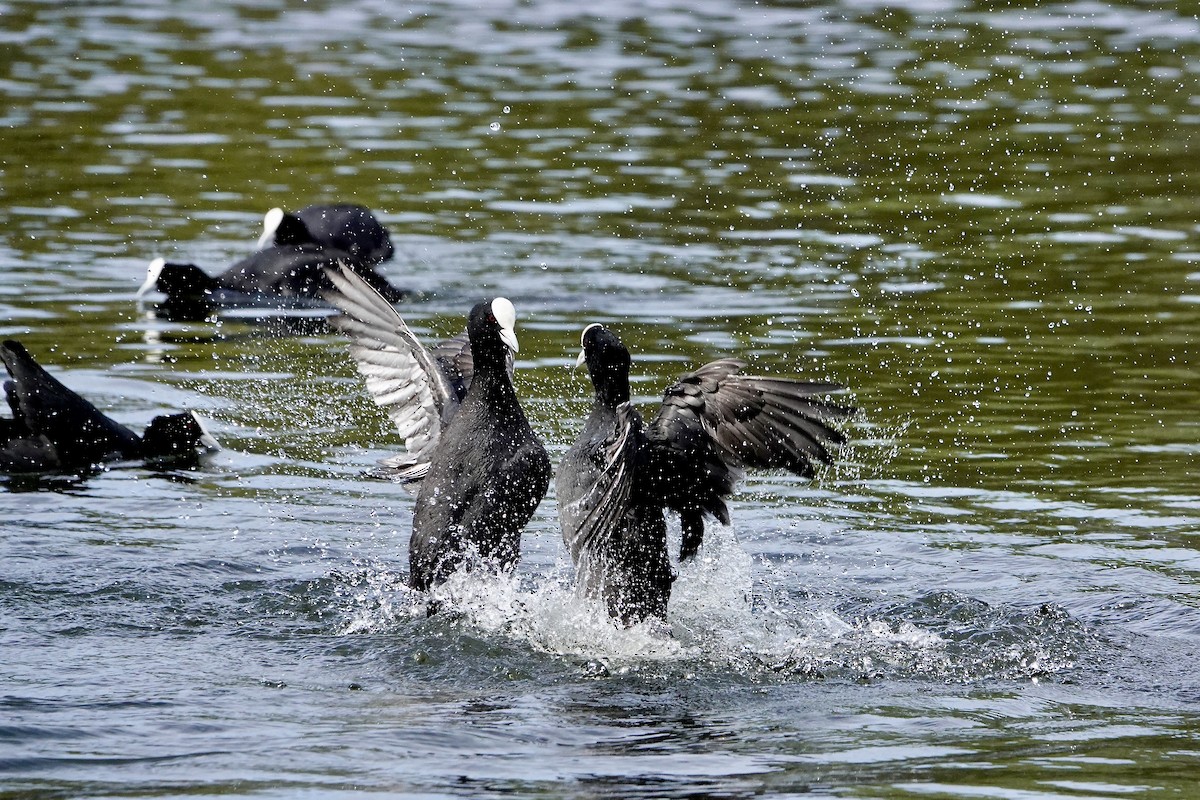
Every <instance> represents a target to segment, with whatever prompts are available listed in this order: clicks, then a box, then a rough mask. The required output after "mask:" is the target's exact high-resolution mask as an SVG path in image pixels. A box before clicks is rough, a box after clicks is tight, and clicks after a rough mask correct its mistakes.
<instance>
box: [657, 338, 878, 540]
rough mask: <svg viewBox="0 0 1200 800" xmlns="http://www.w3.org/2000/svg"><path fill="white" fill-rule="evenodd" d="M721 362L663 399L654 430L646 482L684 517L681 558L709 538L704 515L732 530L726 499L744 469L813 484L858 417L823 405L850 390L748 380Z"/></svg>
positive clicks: (734, 365)
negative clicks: (782, 472)
mask: <svg viewBox="0 0 1200 800" xmlns="http://www.w3.org/2000/svg"><path fill="white" fill-rule="evenodd" d="M743 366H744V364H743V363H742V362H741V361H736V360H733V359H721V360H719V361H713V362H711V363H709V364H705V365H704V366H703V367H701V368H700V369H698V370H696V371H695V372H692V373H689V374H687V375H684V376H683V377H682V378H680V379H679V381H678V382H676V383H675V384H674V385H673V386H671V387H670V388H669V389H667V391H666V394H665V395H664V396H663V403H662V408H661V409H660V410H659V413H658V415H657V416H656V417H655V418H654V421H653V422H652V423H651V424H650V426H649V428H648V430H647V436H648V438H649V440H650V445H651V447H650V459H651V460H652V463H653V466H652V468H651V469H649V470H647V478H646V480H647V481H650V482H653V484H654V486H653V490H654V491H655V492H656V493H657V494H659V495H661V496H663V497H665V498H666V501H667V503H666V504H667V505H668V506H669V507H670V508H672V509H674V510H675V511H677V512H678V513H679V514H680V518H681V523H682V525H683V541H682V545H681V548H680V553H681V557H683V558H687V557H690V556H691V555H693V554H694V553H695V552H696V550H697V548H699V546H700V542H701V540H702V538H703V536H704V522H703V515H704V514H705V513H708V514H712V515H713V516H715V517H716V518H717V519H719V520H720V521H721V522H723V523H725V524H729V510H728V508H727V507H726V505H725V499H726V498H727V497H729V496H730V495H731V494H732V493H733V490H734V487H735V486H736V484H737V482H738V480H740V479H741V476H742V471H743V470H745V469H754V468H757V469H786V470H788V471H790V472H793V473H795V474H797V475H802V476H805V477H811V476H812V475H813V474H814V473H815V471H816V469H817V467H818V466H819V465H822V464H829V463H831V462H832V461H833V452H834V451H835V450H836V448H837V447H838V446H839V445H841V444H843V443H844V442H845V441H846V436H845V434H844V433H842V432H841V431H840V430H839V429H838V428H837V427H836V426H837V425H839V424H841V423H843V422H845V421H846V420H848V419H849V418H850V417H852V416H853V415H854V413H855V411H854V409H853V408H848V407H844V406H839V405H836V404H834V403H831V402H829V401H827V400H824V399H823V396H824V395H827V394H829V393H831V392H837V391H842V390H843V389H844V387H842V386H840V385H838V384H834V383H812V382H806V381H798V380H792V379H789V378H774V377H766V376H755V375H741V374H739V370H741V368H742V367H743Z"/></svg>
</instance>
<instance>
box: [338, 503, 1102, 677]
mask: <svg viewBox="0 0 1200 800" xmlns="http://www.w3.org/2000/svg"><path fill="white" fill-rule="evenodd" d="M761 572H762V570H760V569H758V565H757V564H756V562H755V560H754V559H753V558H751V556H750V555H749V554H748V553H747V552H746V551H745V549H744V548H743V547H742V546H741V545H739V543H738V542H737V539H736V536H735V535H734V531H733V530H732V529H731V528H726V527H723V526H719V525H714V526H711V527H710V530H709V532H708V536H707V539H706V542H705V545H704V549H703V550H702V552H701V555H700V557H699V558H697V559H696V560H695V561H694V562H692V563H689V564H685V565H683V566H682V567H681V568H680V571H679V577H678V579H677V581H676V583H675V589H674V592H673V595H672V600H671V609H670V613H669V616H668V619H667V620H666V621H665V622H662V621H648V622H645V623H642V624H639V625H634V626H632V627H629V628H623V627H620V626H619V625H617V624H615V623H614V622H613V621H612V620H611V619H610V618H609V617H608V616H607V614H606V613H605V612H604V610H603V608H602V607H601V605H599V604H597V603H595V602H593V601H591V600H590V599H588V598H586V597H583V596H581V595H580V594H579V593H578V592H576V590H575V588H574V586H573V583H572V580H571V576H570V571H569V569H567V568H558V569H553V570H551V571H550V572H548V573H546V574H541V575H529V574H522V573H518V574H515V575H494V574H491V573H487V572H480V571H476V572H461V573H458V574H455V575H453V576H451V578H450V579H449V580H448V581H447V582H446V583H445V584H444V585H442V586H440V587H438V588H437V589H436V590H435V591H434V592H433V594H432V599H433V600H435V601H436V602H437V603H438V604H439V605H440V607H441V611H440V613H439V614H438V615H437V616H436V617H435V618H434V619H435V622H434V623H433V624H435V625H436V624H438V623H437V622H436V620H440V619H445V620H447V621H450V622H449V624H453V625H456V626H460V627H464V628H466V629H468V630H474V631H475V632H476V633H477V635H480V636H483V637H485V638H498V639H502V640H506V641H507V642H509V643H510V644H517V645H519V646H524V647H527V648H529V649H530V650H531V651H534V652H540V653H543V654H549V655H553V656H557V657H565V658H567V659H569V660H580V661H583V662H586V663H590V664H596V665H599V666H601V667H602V668H603V669H605V670H607V671H614V670H624V669H631V668H632V669H636V668H638V667H640V666H649V665H652V664H655V663H664V662H667V663H679V664H684V665H688V664H692V663H696V664H706V665H708V666H709V667H712V668H718V669H725V670H729V671H731V672H733V673H736V674H742V675H747V676H755V675H765V674H775V675H781V676H794V677H800V678H806V679H810V678H837V679H851V680H876V679H881V678H907V679H911V678H917V679H935V680H938V681H939V682H942V681H953V682H971V681H975V680H979V679H983V678H989V677H990V678H994V677H1002V678H1005V679H1017V680H1038V679H1041V678H1044V677H1053V676H1055V675H1059V674H1062V673H1065V672H1068V671H1069V670H1072V669H1074V668H1075V667H1076V666H1078V664H1079V663H1080V661H1081V659H1082V658H1083V656H1084V654H1085V653H1086V652H1087V650H1088V648H1089V646H1090V644H1091V639H1090V635H1089V633H1088V631H1087V630H1086V629H1085V627H1084V626H1083V625H1082V624H1081V623H1079V622H1078V621H1076V620H1074V619H1072V618H1071V617H1070V616H1069V615H1068V614H1066V613H1065V612H1064V611H1063V610H1062V609H1060V608H1057V607H1053V606H1040V607H1037V608H1032V609H1030V608H1015V607H1013V608H1007V607H999V608H997V607H992V606H990V605H988V604H987V603H984V602H983V601H980V600H976V599H972V598H969V597H965V596H963V595H960V594H957V593H954V592H946V591H933V592H930V593H928V594H925V595H921V596H918V597H915V598H909V599H898V600H893V601H889V602H888V603H886V604H879V603H862V604H857V605H847V604H846V603H845V602H844V601H842V602H841V603H840V605H838V606H837V607H834V605H833V604H834V603H835V602H836V601H834V600H833V599H832V598H831V596H828V595H822V596H820V597H805V598H802V599H800V600H794V599H788V597H789V596H788V595H787V593H783V595H784V596H782V597H778V598H777V597H775V596H774V593H773V591H772V589H771V587H770V586H764V585H763V580H764V579H763V577H762V575H761V574H760V573H761ZM776 577H777V576H774V575H772V574H770V573H768V575H767V578H766V580H768V581H769V580H772V579H774V578H776ZM333 600H334V602H335V604H337V605H340V606H341V615H342V620H343V621H342V623H341V624H340V627H339V630H338V632H339V633H340V634H342V635H351V636H352V635H357V634H363V633H379V632H387V631H393V630H396V629H397V628H402V627H405V626H409V625H412V624H414V623H415V622H418V621H421V620H423V619H424V618H425V616H426V614H427V610H428V604H429V601H430V598H429V597H426V596H424V595H421V594H420V593H417V592H414V591H413V590H411V589H410V588H408V586H407V585H406V584H405V581H404V579H403V577H402V576H401V575H400V574H398V573H396V572H394V571H390V570H388V569H386V568H375V567H370V566H368V567H367V568H366V569H365V570H363V571H362V572H359V573H357V574H356V575H355V576H354V577H353V578H350V579H348V580H343V581H342V582H340V583H339V585H338V587H337V588H336V590H335V598H333Z"/></svg>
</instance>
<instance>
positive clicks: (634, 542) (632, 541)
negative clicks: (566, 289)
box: [555, 325, 854, 624]
mask: <svg viewBox="0 0 1200 800" xmlns="http://www.w3.org/2000/svg"><path fill="white" fill-rule="evenodd" d="M581 343H582V345H583V352H582V353H580V362H581V363H583V362H586V364H587V368H588V372H589V374H590V376H591V379H592V384H593V386H594V387H595V390H596V398H595V402H594V404H593V405H592V409H591V412H590V413H589V415H588V418H587V420H586V422H585V424H584V428H583V431H582V432H581V433H580V435H579V438H578V439H577V440H576V442H575V444H574V445H573V446H572V447H571V448H570V449H569V450H568V451H567V453H566V455H565V456H564V457H563V460H562V462H561V463H560V464H559V467H558V472H557V475H556V478H555V486H556V492H557V497H558V507H559V516H560V521H561V523H562V529H563V538H564V540H565V541H566V543H567V546H568V548H569V549H570V551H571V557H572V559H573V560H574V562H575V566H576V571H577V579H578V581H579V585H580V587H581V590H582V591H584V592H586V593H588V594H590V595H592V596H596V597H602V598H603V600H604V602H605V605H606V607H607V609H608V612H609V614H610V615H612V616H613V617H615V618H617V619H619V620H621V621H622V622H624V623H626V624H632V623H636V622H639V621H641V620H643V619H646V618H647V617H659V618H662V617H665V616H666V612H667V603H668V600H669V599H670V596H671V584H672V582H673V581H674V568H673V566H672V564H671V559H670V555H669V554H668V552H667V525H666V514H665V512H666V511H671V512H673V513H676V514H679V516H680V521H681V523H682V526H683V538H682V543H681V547H680V558H681V559H685V560H686V559H688V558H691V557H693V556H694V555H695V554H696V552H697V551H698V549H699V548H700V545H701V543H702V542H703V537H704V518H705V516H706V515H710V516H713V517H715V518H716V519H718V520H719V521H721V522H722V523H724V524H726V525H728V524H729V508H728V506H726V504H725V500H726V499H727V498H728V497H730V496H731V495H732V494H733V491H734V488H735V486H736V484H737V481H738V480H739V479H740V478H741V475H742V470H744V469H746V468H764V469H771V468H780V469H786V470H789V471H791V472H794V473H796V474H798V475H802V476H811V475H813V473H814V470H815V468H816V467H817V466H818V465H820V464H828V463H830V462H831V461H832V459H833V451H834V449H835V448H836V447H837V446H839V445H840V444H842V443H843V442H845V436H844V434H842V433H841V432H840V431H839V430H838V429H837V428H836V427H835V426H836V425H838V424H840V423H842V422H845V421H846V420H847V419H849V418H850V417H851V415H852V414H853V413H854V412H853V410H852V409H850V408H845V407H842V406H838V405H835V404H833V403H830V402H827V401H825V400H823V399H821V398H822V397H823V396H824V395H826V394H828V393H830V392H835V391H840V390H841V389H842V388H843V387H841V386H839V385H837V384H831V383H808V382H802V381H798V380H792V379H788V378H776V377H766V376H749V375H742V374H740V370H741V368H742V367H743V366H744V364H743V363H742V362H741V361H736V360H733V359H721V360H718V361H713V362H712V363H709V364H705V365H704V366H703V367H701V368H700V369H698V370H696V371H695V372H692V373H689V374H686V375H684V376H683V377H681V378H680V379H679V380H678V381H677V382H676V383H675V384H674V385H672V386H671V387H670V388H669V389H667V391H666V394H665V395H664V397H663V402H662V406H661V407H660V408H659V410H658V414H657V415H656V416H655V417H654V419H653V420H652V421H651V422H650V423H649V424H646V423H645V422H644V421H643V419H642V417H641V415H640V414H638V412H637V411H636V410H635V409H634V408H633V407H632V406H631V405H630V403H629V367H630V356H629V350H628V349H627V348H626V347H625V345H624V344H623V343H622V342H621V340H620V339H619V338H618V337H617V335H616V334H615V333H613V332H612V331H611V330H609V329H608V328H606V327H604V326H602V325H589V326H588V327H587V328H585V329H584V331H583V335H582V336H581Z"/></svg>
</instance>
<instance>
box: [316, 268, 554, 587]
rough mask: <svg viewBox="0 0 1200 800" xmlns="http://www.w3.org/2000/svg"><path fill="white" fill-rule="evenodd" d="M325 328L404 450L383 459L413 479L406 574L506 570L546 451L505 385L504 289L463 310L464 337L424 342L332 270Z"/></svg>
mask: <svg viewBox="0 0 1200 800" xmlns="http://www.w3.org/2000/svg"><path fill="white" fill-rule="evenodd" d="M330 278H331V280H332V281H333V283H334V284H335V285H336V287H337V289H336V291H334V292H330V293H328V294H327V295H326V297H327V299H328V300H329V301H330V302H331V303H333V304H334V305H335V306H337V308H338V309H339V310H340V311H341V312H342V315H341V316H338V317H335V318H334V319H333V320H332V324H333V325H334V327H337V328H340V329H341V330H343V331H345V332H346V333H347V334H349V336H350V338H351V340H352V344H351V345H350V353H351V356H352V357H353V358H354V361H355V363H356V364H357V366H358V371H359V373H360V374H361V375H362V376H363V377H364V378H365V379H366V383H367V389H368V391H369V392H370V393H371V395H372V396H373V397H374V399H375V402H376V404H378V405H380V406H382V407H383V408H384V409H386V410H387V412H388V414H389V415H390V416H391V418H392V420H393V421H394V422H395V423H396V426H397V428H398V429H399V431H400V435H401V436H403V437H404V439H405V445H406V446H407V449H408V453H407V454H406V455H405V456H404V457H400V458H396V459H391V460H389V461H388V462H385V463H386V464H387V465H388V468H389V469H390V471H391V474H392V475H394V476H395V477H397V478H399V479H402V480H410V481H416V480H419V481H420V482H421V486H420V489H419V490H418V493H417V502H416V507H415V509H414V512H413V531H412V538H411V540H410V545H409V563H410V575H409V581H410V583H411V584H412V586H413V587H414V588H416V589H420V590H426V589H429V588H430V587H432V586H435V585H437V584H440V583H442V582H444V581H445V580H446V578H447V577H449V576H450V575H451V574H452V573H453V572H455V571H457V570H459V569H460V568H462V567H470V566H474V565H475V563H476V559H477V560H478V562H479V563H481V564H482V565H484V566H488V567H491V568H498V569H501V570H509V569H512V568H513V567H514V566H515V565H516V562H517V559H518V558H519V557H520V547H521V531H522V530H523V529H524V527H525V524H526V523H527V522H528V521H529V518H530V517H531V516H532V515H533V512H534V509H536V508H537V506H538V503H540V502H541V500H542V498H543V497H544V496H545V494H546V489H547V486H548V484H549V482H550V459H549V457H548V456H547V455H546V449H545V448H544V447H543V446H542V443H541V441H539V439H538V437H537V435H536V434H535V433H534V432H533V429H532V428H531V427H530V426H529V422H528V420H527V419H526V417H525V413H524V411H523V410H522V409H521V405H520V403H519V402H518V400H517V394H516V391H515V389H514V388H513V383H512V353H514V352H516V350H517V337H516V332H515V330H514V325H515V324H516V312H515V311H514V309H513V306H512V303H510V302H509V301H508V300H505V299H504V298H502V297H497V298H495V299H494V300H491V301H487V302H483V303H479V304H477V305H476V306H475V307H474V308H472V309H471V313H470V317H469V318H468V321H467V332H466V336H465V337H463V336H459V337H456V338H455V339H451V340H450V341H448V342H445V343H443V344H442V345H439V346H438V347H435V348H433V349H432V350H427V349H426V348H425V347H424V345H422V344H421V343H420V342H419V341H418V340H417V338H416V336H415V335H414V334H413V333H412V331H411V330H410V329H409V327H408V326H407V325H406V324H405V322H404V320H403V319H402V318H401V317H400V315H399V314H398V313H397V312H396V309H395V308H393V307H392V306H391V305H389V304H388V302H387V301H386V300H385V299H384V298H383V297H381V296H380V295H379V293H378V292H376V291H374V290H373V289H372V288H371V287H370V286H369V285H368V284H367V283H366V282H365V281H363V280H361V279H360V278H359V276H358V275H356V274H355V273H353V272H350V271H349V270H344V269H343V270H340V271H331V272H330Z"/></svg>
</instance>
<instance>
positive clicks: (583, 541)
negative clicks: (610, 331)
mask: <svg viewBox="0 0 1200 800" xmlns="http://www.w3.org/2000/svg"><path fill="white" fill-rule="evenodd" d="M641 435H642V432H641V417H639V416H638V413H637V411H635V410H634V408H633V406H631V405H630V404H629V403H622V404H621V405H619V406H617V424H616V425H615V426H614V428H613V433H612V437H611V438H610V439H609V440H608V441H606V442H605V447H604V450H603V451H602V455H603V463H602V464H601V466H600V472H599V474H598V475H597V476H596V479H595V481H594V482H593V484H592V486H591V488H590V489H589V490H588V491H587V492H586V493H585V494H584V495H583V496H582V497H580V498H579V499H578V500H576V501H575V502H574V504H573V506H574V507H573V508H570V509H564V510H565V511H566V513H567V514H569V515H570V516H571V517H572V518H573V520H574V523H575V524H574V525H573V526H571V527H572V536H571V537H570V539H569V541H568V542H567V546H568V548H569V549H570V551H571V557H572V559H573V560H574V561H575V563H576V564H579V563H580V560H581V559H584V558H586V557H589V556H590V555H591V554H594V553H596V552H598V548H599V547H600V546H601V544H602V543H603V542H605V541H606V540H608V539H611V538H612V537H613V536H614V535H615V534H616V532H617V530H618V528H619V527H620V526H621V524H622V518H623V517H624V516H625V514H626V512H628V510H629V502H630V497H631V496H632V494H633V483H634V474H635V472H634V466H635V459H636V457H637V448H638V441H639V437H640V436H641Z"/></svg>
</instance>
